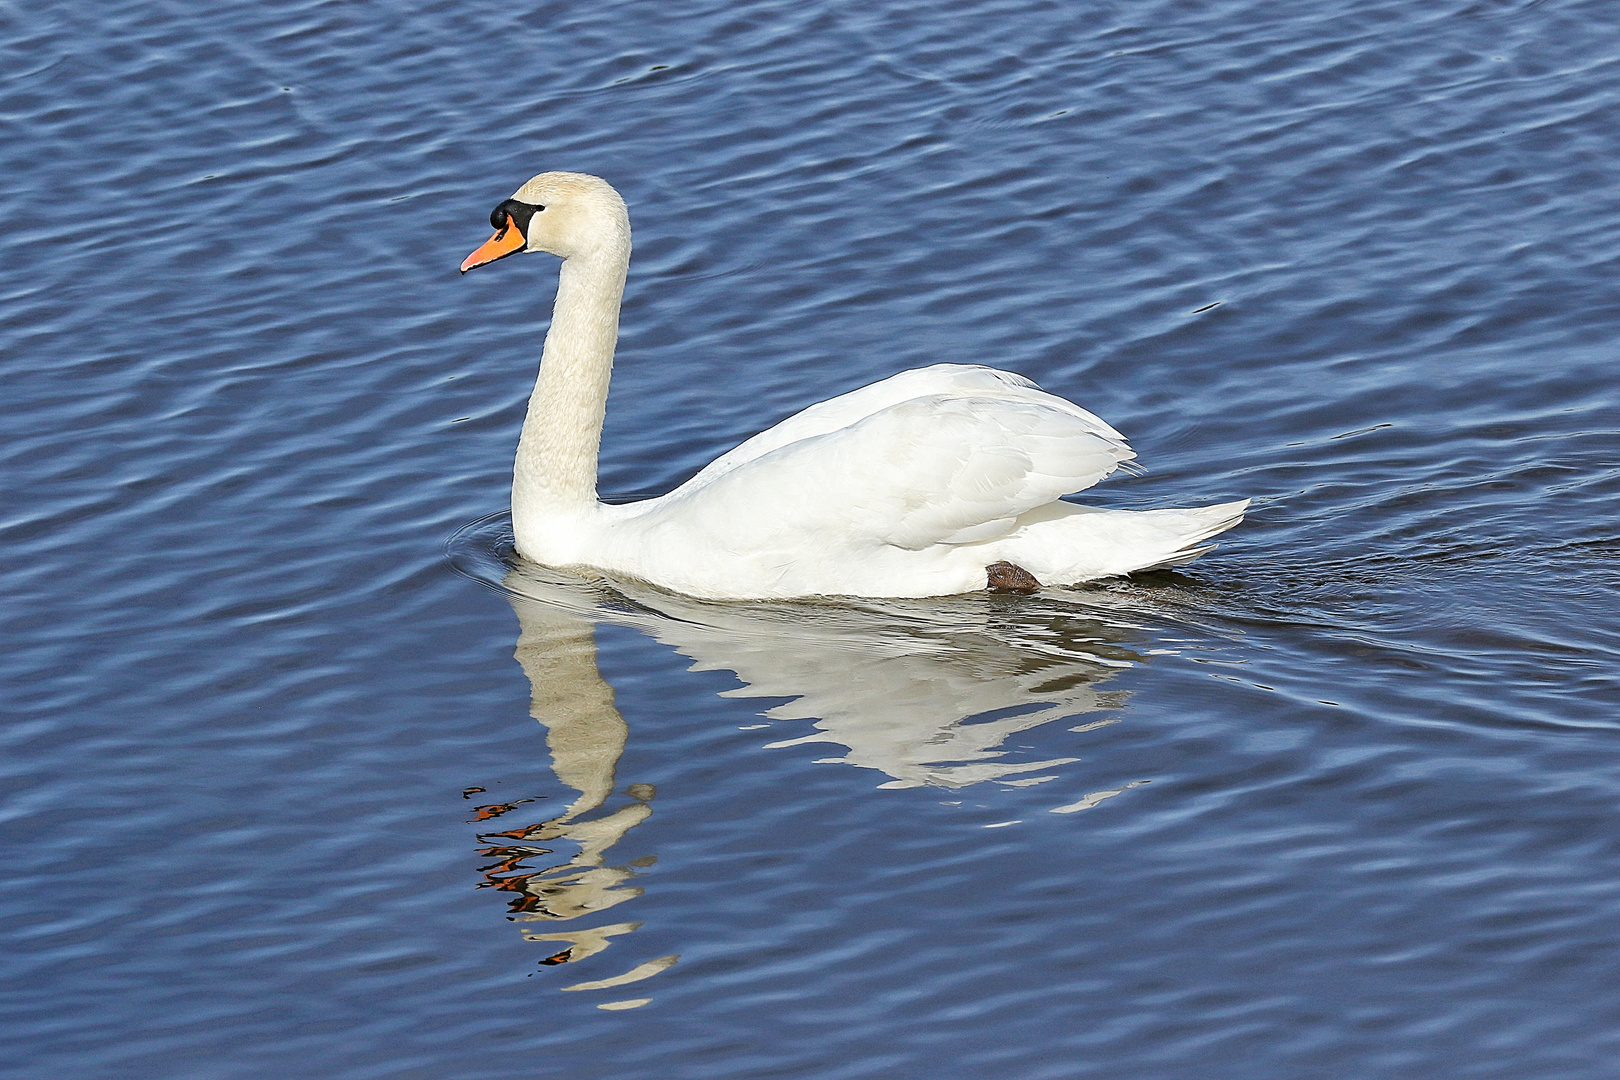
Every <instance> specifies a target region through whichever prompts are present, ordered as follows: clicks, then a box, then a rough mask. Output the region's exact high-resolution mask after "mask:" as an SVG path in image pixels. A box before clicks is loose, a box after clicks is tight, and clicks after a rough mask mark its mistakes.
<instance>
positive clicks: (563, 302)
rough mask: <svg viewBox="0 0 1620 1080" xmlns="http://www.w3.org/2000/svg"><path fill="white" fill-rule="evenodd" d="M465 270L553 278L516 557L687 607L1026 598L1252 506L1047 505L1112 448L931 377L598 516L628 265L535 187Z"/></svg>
mask: <svg viewBox="0 0 1620 1080" xmlns="http://www.w3.org/2000/svg"><path fill="white" fill-rule="evenodd" d="M490 224H491V225H493V226H494V228H495V234H494V235H493V236H492V237H490V238H489V240H487V241H486V242H485V243H484V244H483V245H482V246H480V247H479V248H478V249H477V250H475V251H474V252H473V253H472V254H471V255H469V256H467V258H466V260H465V261H464V262H462V264H461V272H462V273H466V272H467V271H469V270H472V269H473V268H474V267H479V266H485V265H487V264H489V263H493V262H496V261H497V260H500V259H504V258H506V257H507V256H509V255H517V254H520V253H523V252H538V251H543V252H548V253H550V254H552V255H555V256H558V257H559V258H561V259H562V260H563V261H562V268H561V271H560V277H559V281H558V285H557V298H556V303H555V306H554V308H553V310H552V317H551V328H550V330H549V331H548V332H547V334H546V340H545V346H544V348H543V350H542V352H541V360H540V375H539V378H538V380H537V381H536V383H535V388H534V393H533V395H532V396H531V397H530V398H529V407H528V413H527V415H526V416H525V418H524V421H523V430H522V434H521V435H520V436H519V438H518V448H517V458H516V462H515V464H514V466H513V471H512V531H513V534H514V539H515V542H516V547H517V551H518V553H519V554H520V555H522V556H523V557H525V558H527V559H529V560H531V561H533V562H537V563H540V564H543V565H546V566H554V567H580V568H590V569H594V570H597V571H601V572H605V573H608V574H613V575H620V576H626V577H630V578H636V579H639V580H642V581H645V582H648V583H650V584H653V585H656V586H658V587H660V588H663V589H668V590H671V591H673V592H677V593H683V594H686V595H689V596H694V597H698V598H702V599H713V600H741V599H789V598H794V597H808V596H864V597H925V596H946V595H951V594H956V593H966V592H977V591H981V590H984V589H992V590H996V591H1009V592H1033V591H1035V590H1036V589H1038V588H1040V587H1041V586H1047V585H1072V584H1075V583H1077V582H1082V581H1089V580H1093V579H1097V578H1105V577H1114V576H1118V575H1122V574H1128V573H1131V572H1133V571H1138V570H1154V569H1159V568H1161V567H1169V566H1179V565H1181V564H1183V563H1186V562H1190V561H1191V560H1193V559H1195V558H1197V557H1198V556H1199V555H1202V554H1203V553H1204V552H1206V551H1209V550H1210V548H1211V547H1212V546H1213V545H1206V544H1204V541H1206V540H1208V539H1209V538H1210V537H1212V536H1214V535H1216V534H1217V533H1220V532H1223V531H1225V530H1226V529H1229V528H1231V527H1232V526H1234V525H1236V524H1237V523H1238V522H1239V521H1241V520H1243V511H1244V509H1245V508H1246V507H1247V506H1248V500H1247V499H1244V500H1240V501H1238V502H1229V503H1222V504H1219V505H1216V506H1205V507H1201V508H1197V509H1185V510H1143V511H1130V510H1107V509H1100V508H1096V507H1088V506H1080V505H1077V504H1074V503H1069V502H1063V501H1060V499H1059V496H1062V495H1067V494H1070V493H1072V492H1076V491H1080V490H1082V489H1084V488H1088V487H1090V486H1091V485H1093V484H1095V483H1097V482H1098V481H1099V480H1102V479H1103V478H1104V477H1106V476H1108V475H1109V474H1110V473H1112V472H1114V471H1115V470H1116V469H1119V468H1120V467H1121V466H1126V465H1127V463H1129V462H1130V461H1132V459H1134V458H1135V457H1136V454H1135V452H1134V451H1133V450H1131V448H1130V447H1129V446H1127V445H1126V443H1125V439H1124V437H1123V436H1122V435H1120V433H1119V432H1117V431H1115V430H1114V429H1113V428H1112V427H1110V426H1109V425H1108V424H1106V423H1104V422H1103V421H1102V420H1100V419H1098V418H1097V417H1096V416H1093V415H1092V414H1091V413H1089V412H1087V411H1086V410H1084V409H1082V408H1080V407H1079V406H1078V405H1075V404H1072V403H1071V402H1068V401H1065V400H1064V399H1063V398H1060V397H1056V396H1054V395H1052V394H1048V393H1045V392H1044V391H1042V390H1041V389H1040V388H1039V387H1038V386H1036V385H1035V384H1034V383H1033V382H1031V381H1030V380H1028V379H1026V378H1024V377H1022V376H1020V375H1014V374H1012V373H1010V372H1006V371H998V370H996V369H994V368H989V367H981V366H977V365H965V364H935V365H933V366H931V367H925V368H917V369H914V370H911V371H903V372H901V373H900V374H898V375H894V376H892V377H890V378H887V379H884V380H882V381H880V382H876V383H873V384H871V385H870V386H865V387H862V388H861V389H859V390H855V391H852V392H850V393H847V394H843V395H840V396H838V397H835V398H831V399H829V400H827V401H823V402H821V403H819V404H816V405H812V406H810V407H809V408H808V409H805V410H804V411H803V412H800V413H798V414H796V415H794V416H791V417H789V418H788V419H786V420H784V421H782V422H781V423H779V424H777V425H776V426H775V427H772V428H769V429H767V430H765V431H762V432H760V433H759V434H758V435H755V436H754V437H753V438H751V439H749V440H747V441H746V442H744V443H743V444H742V445H740V446H738V447H736V448H735V449H733V450H731V451H729V452H728V453H725V454H723V455H721V456H720V457H719V458H717V459H716V460H715V461H713V462H712V463H710V464H709V465H708V466H707V467H706V468H704V469H703V471H701V472H699V473H698V474H697V475H696V476H694V477H692V478H691V479H690V480H688V481H687V482H686V483H684V484H682V485H681V486H680V487H678V488H676V489H675V490H674V491H672V492H670V493H669V494H667V495H663V496H660V497H659V498H656V499H647V500H645V501H642V502H634V503H627V504H622V505H608V504H604V503H602V502H601V501H599V500H598V499H597V495H596V467H597V454H598V451H599V449H600V446H601V440H602V421H603V418H604V415H605V412H606V406H607V395H608V379H609V377H610V375H611V374H612V370H613V350H614V347H615V345H616V344H617V342H618V334H619V304H620V300H621V299H622V297H623V295H624V283H625V275H626V273H627V271H628V269H629V265H630V216H629V212H628V210H627V209H626V207H625V203H624V200H623V199H622V198H621V197H620V196H619V193H618V192H617V191H615V190H614V189H613V187H612V186H611V185H609V184H608V183H607V182H606V181H605V180H602V179H601V178H599V177H595V176H589V175H586V174H583V173H569V172H547V173H541V174H540V175H539V176H536V177H534V178H533V179H532V180H530V181H529V182H528V183H526V184H524V185H523V186H522V187H520V188H518V190H517V191H516V192H515V193H514V194H513V196H512V197H511V198H510V199H507V200H506V201H505V202H502V203H501V204H500V205H499V206H497V207H496V208H495V210H494V212H493V213H491V214H490Z"/></svg>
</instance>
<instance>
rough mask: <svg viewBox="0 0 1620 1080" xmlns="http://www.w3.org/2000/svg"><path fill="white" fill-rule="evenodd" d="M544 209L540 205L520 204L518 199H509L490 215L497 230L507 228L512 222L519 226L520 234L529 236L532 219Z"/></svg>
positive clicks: (491, 221)
mask: <svg viewBox="0 0 1620 1080" xmlns="http://www.w3.org/2000/svg"><path fill="white" fill-rule="evenodd" d="M544 209H545V207H543V206H541V205H539V204H538V203H525V202H518V201H517V200H516V199H507V200H506V201H505V202H503V203H501V205H499V206H497V207H496V208H495V212H494V213H493V214H491V215H489V220H490V223H491V224H493V225H494V226H495V227H496V228H497V229H499V228H502V227H503V226H505V225H506V223H507V222H511V223H512V224H513V225H515V226H517V230H518V232H520V233H522V234H523V235H524V236H528V235H529V221H530V219H532V218H533V217H534V215H536V214H538V213H539V212H540V211H542V210H544Z"/></svg>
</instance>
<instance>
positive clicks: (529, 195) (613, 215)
mask: <svg viewBox="0 0 1620 1080" xmlns="http://www.w3.org/2000/svg"><path fill="white" fill-rule="evenodd" d="M489 223H490V224H491V225H493V226H495V235H494V236H492V237H490V238H489V239H488V240H487V241H485V242H484V245H483V247H480V248H479V249H478V250H477V251H475V252H473V253H472V254H471V255H469V256H467V258H466V261H464V262H463V263H462V264H461V272H462V273H463V274H465V273H466V272H467V271H468V270H471V269H472V268H473V267H475V266H483V265H484V264H485V263H492V262H494V261H495V260H496V259H504V258H506V257H507V256H508V255H516V254H517V253H518V252H520V251H546V252H550V253H551V254H553V255H557V256H560V257H562V258H564V259H572V258H573V257H574V256H576V255H591V254H595V253H597V252H602V251H611V252H616V253H620V254H621V256H622V257H628V254H629V251H630V214H629V212H628V211H626V210H625V208H624V200H623V199H621V198H619V193H618V192H617V191H614V190H613V187H612V185H610V184H609V183H608V182H607V181H606V180H603V179H601V178H600V177H595V176H587V175H586V174H585V173H568V172H548V173H541V174H540V175H539V176H537V177H535V178H534V179H533V180H530V181H529V182H528V183H527V184H524V185H523V186H522V187H520V188H518V189H517V191H516V192H515V193H514V194H513V195H512V197H511V198H510V199H507V200H506V201H505V202H503V203H501V205H499V206H497V207H496V208H495V210H494V212H493V213H491V214H490V215H489Z"/></svg>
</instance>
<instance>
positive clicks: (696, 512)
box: [649, 391, 1136, 551]
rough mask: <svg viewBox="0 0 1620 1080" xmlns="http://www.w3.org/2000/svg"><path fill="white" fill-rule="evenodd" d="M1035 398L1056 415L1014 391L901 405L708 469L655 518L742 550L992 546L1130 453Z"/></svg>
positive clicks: (1093, 424) (1071, 412)
mask: <svg viewBox="0 0 1620 1080" xmlns="http://www.w3.org/2000/svg"><path fill="white" fill-rule="evenodd" d="M1035 393H1036V394H1039V397H1040V398H1041V399H1049V400H1050V401H1053V402H1057V403H1058V406H1061V407H1055V406H1053V405H1048V404H1047V403H1046V401H1045V400H1028V399H1025V398H1023V397H1021V396H1013V395H1009V396H989V397H982V396H944V395H936V396H932V397H923V398H915V399H912V400H909V401H902V402H900V403H898V404H894V405H890V406H888V407H887V408H882V409H878V410H876V411H875V412H872V413H871V414H869V415H867V416H865V417H863V418H861V419H858V420H856V421H855V422H854V423H851V424H848V425H846V426H842V427H839V428H838V429H836V430H833V431H828V432H825V433H822V434H818V435H812V436H809V437H806V438H801V439H798V440H795V441H792V442H789V443H787V444H786V445H783V446H778V447H776V448H775V449H772V450H769V451H767V452H765V453H762V454H760V455H758V456H756V457H754V458H752V459H751V460H748V461H745V462H740V463H736V464H734V465H733V466H732V467H731V468H729V469H727V470H725V471H716V472H715V473H713V474H710V473H709V471H708V470H705V472H704V473H700V474H699V475H698V476H697V477H694V478H693V479H692V481H691V482H689V483H687V484H685V485H683V486H682V487H681V488H679V489H678V490H676V491H674V492H672V493H670V494H669V495H667V496H665V497H664V498H663V499H659V500H656V502H657V503H658V504H660V505H659V506H658V508H657V509H656V510H655V511H654V513H655V514H657V515H660V516H661V515H663V514H666V513H667V514H668V515H669V517H668V518H666V519H665V520H676V519H684V520H685V521H687V522H690V523H699V522H701V523H703V524H702V526H701V527H702V528H703V529H704V530H705V532H707V533H709V534H711V535H712V540H713V542H716V543H721V544H724V545H725V546H727V547H736V548H737V549H739V550H768V549H773V548H776V547H779V546H788V547H792V548H797V549H800V550H802V549H804V548H805V547H806V545H809V546H811V547H818V546H819V547H821V548H822V549H824V550H828V551H832V550H840V549H848V548H849V547H851V546H854V547H859V546H861V545H868V544H891V545H894V546H896V547H902V548H909V549H912V550H920V549H922V548H926V547H929V546H931V545H934V544H966V543H975V542H978V541H982V540H990V539H994V538H995V537H998V536H1002V535H1005V534H1006V533H1008V532H1010V531H1012V529H1013V528H1014V522H1015V519H1016V518H1017V517H1018V515H1020V514H1022V513H1024V512H1025V511H1028V510H1032V509H1034V508H1035V507H1037V506H1043V505H1045V504H1047V503H1049V502H1052V501H1053V500H1054V499H1056V498H1057V497H1058V496H1060V495H1065V494H1068V493H1069V492H1073V491H1079V490H1080V489H1082V488H1087V487H1090V486H1091V485H1092V484H1095V483H1096V482H1097V481H1099V480H1101V479H1102V478H1103V477H1105V476H1107V475H1108V474H1109V473H1111V472H1113V471H1114V470H1115V469H1116V468H1118V467H1119V465H1120V463H1121V462H1124V461H1128V460H1130V459H1131V458H1133V457H1135V456H1136V455H1135V453H1134V452H1133V451H1132V450H1131V449H1130V447H1128V446H1126V445H1125V442H1124V440H1123V439H1121V438H1119V437H1118V436H1117V435H1108V434H1104V433H1103V431H1100V430H1099V426H1100V427H1102V428H1103V429H1104V430H1106V431H1108V432H1112V431H1113V429H1112V428H1108V427H1107V426H1106V425H1103V424H1102V423H1101V421H1098V420H1096V419H1095V418H1094V417H1092V416H1091V414H1089V413H1086V412H1084V410H1080V409H1078V408H1076V407H1075V406H1072V405H1069V403H1068V402H1065V401H1062V400H1061V399H1059V398H1049V396H1048V395H1045V394H1040V393H1039V391H1036V392H1035ZM801 415H802V414H801ZM700 481H701V482H700ZM649 509H650V510H651V509H652V508H651V507H649Z"/></svg>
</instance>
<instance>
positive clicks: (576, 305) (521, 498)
mask: <svg viewBox="0 0 1620 1080" xmlns="http://www.w3.org/2000/svg"><path fill="white" fill-rule="evenodd" d="M613 239H614V240H617V238H613ZM629 264H630V242H629V237H628V236H625V237H624V238H623V240H622V242H607V243H603V244H602V245H601V246H600V247H597V248H595V249H593V250H591V251H589V252H582V253H580V254H577V255H575V256H573V257H572V258H569V259H566V260H564V262H563V264H562V273H561V278H560V280H559V282H558V285H557V302H556V305H555V307H554V308H553V309H552V315H551V329H550V331H548V332H547V334H546V345H545V351H544V352H543V353H542V354H541V358H540V377H539V379H538V380H536V382H535V385H534V393H533V395H532V396H530V398H529V412H528V415H527V416H526V417H525V418H524V421H523V434H522V435H521V436H519V438H518V449H517V461H516V463H515V464H514V466H513V469H512V524H513V531H514V532H515V533H516V534H517V544H518V549H519V550H520V551H522V552H524V553H525V554H526V555H529V556H530V557H531V558H542V559H544V558H547V557H548V556H551V555H552V552H553V551H555V546H556V544H557V543H559V542H563V538H561V537H553V536H552V535H551V533H552V532H553V530H556V529H560V530H568V529H569V527H570V523H571V522H575V521H577V520H578V518H579V516H580V515H581V514H583V513H587V512H589V511H590V510H591V509H593V508H594V507H595V506H596V458H597V453H598V450H599V449H600V447H601V443H602V420H603V417H604V415H605V414H606V410H607V396H608V380H609V378H610V377H611V376H612V374H613V348H614V346H615V345H616V344H617V342H618V338H619V302H620V300H621V299H622V298H623V296H624V278H625V271H626V270H627V269H628V267H629ZM548 549H551V550H548ZM558 554H560V552H559V553H558Z"/></svg>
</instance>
